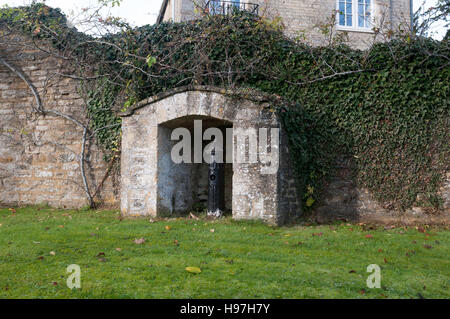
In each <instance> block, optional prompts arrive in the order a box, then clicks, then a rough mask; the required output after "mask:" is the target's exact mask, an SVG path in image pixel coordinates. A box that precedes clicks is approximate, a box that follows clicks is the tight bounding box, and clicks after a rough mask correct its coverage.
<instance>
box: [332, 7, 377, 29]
mask: <svg viewBox="0 0 450 319" xmlns="http://www.w3.org/2000/svg"><path fill="white" fill-rule="evenodd" d="M337 10H338V14H337V19H338V21H337V22H338V26H339V28H341V29H349V30H351V29H366V30H370V29H371V28H372V1H371V0H337Z"/></svg>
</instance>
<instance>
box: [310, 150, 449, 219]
mask: <svg viewBox="0 0 450 319" xmlns="http://www.w3.org/2000/svg"><path fill="white" fill-rule="evenodd" d="M353 165H354V164H353V162H352V159H351V158H341V159H339V160H338V162H337V166H336V168H335V170H334V174H333V176H331V177H330V178H329V180H328V184H327V186H326V187H325V192H324V198H323V199H322V200H321V202H320V205H319V207H317V208H316V209H315V212H314V217H315V219H316V221H318V222H320V223H324V222H329V221H333V220H347V221H374V222H389V221H399V220H402V221H405V222H407V221H411V220H415V221H421V222H422V223H430V224H431V223H440V222H443V223H447V224H448V221H449V219H450V173H447V174H446V175H445V178H444V182H443V184H442V187H441V188H440V190H439V195H441V196H442V198H443V200H444V202H443V207H442V208H443V209H442V211H440V212H439V213H438V214H436V212H435V211H434V210H433V209H431V207H418V206H416V207H412V208H410V209H408V210H406V211H403V212H400V211H395V210H392V209H391V210H390V209H386V208H383V207H382V206H381V205H380V204H379V203H378V202H377V201H376V200H374V199H373V197H372V195H371V194H370V192H369V191H368V190H366V189H362V188H360V187H358V185H357V183H356V182H355V177H354V176H353V171H354V166H353ZM419 197H420V195H419Z"/></svg>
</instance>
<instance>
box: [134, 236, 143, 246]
mask: <svg viewBox="0 0 450 319" xmlns="http://www.w3.org/2000/svg"><path fill="white" fill-rule="evenodd" d="M134 243H135V244H137V245H140V244H143V243H145V239H144V238H136V239H135V240H134Z"/></svg>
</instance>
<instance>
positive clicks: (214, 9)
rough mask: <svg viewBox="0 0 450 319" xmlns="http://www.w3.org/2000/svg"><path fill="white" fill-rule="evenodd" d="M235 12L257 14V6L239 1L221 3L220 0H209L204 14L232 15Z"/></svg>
mask: <svg viewBox="0 0 450 319" xmlns="http://www.w3.org/2000/svg"><path fill="white" fill-rule="evenodd" d="M236 10H243V11H247V12H250V13H252V14H256V15H258V14H259V4H256V3H248V2H243V1H239V0H235V1H232V0H231V1H222V0H209V1H208V2H207V3H206V5H205V13H208V14H223V15H226V14H232V13H234V12H236Z"/></svg>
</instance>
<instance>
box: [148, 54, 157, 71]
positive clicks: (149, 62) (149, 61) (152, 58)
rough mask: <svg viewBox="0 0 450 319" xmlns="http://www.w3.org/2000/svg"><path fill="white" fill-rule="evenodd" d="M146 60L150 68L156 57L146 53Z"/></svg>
mask: <svg viewBox="0 0 450 319" xmlns="http://www.w3.org/2000/svg"><path fill="white" fill-rule="evenodd" d="M146 62H147V65H148V67H149V68H151V67H152V65H153V64H155V63H156V58H155V57H154V56H151V55H148V56H147V60H146Z"/></svg>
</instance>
